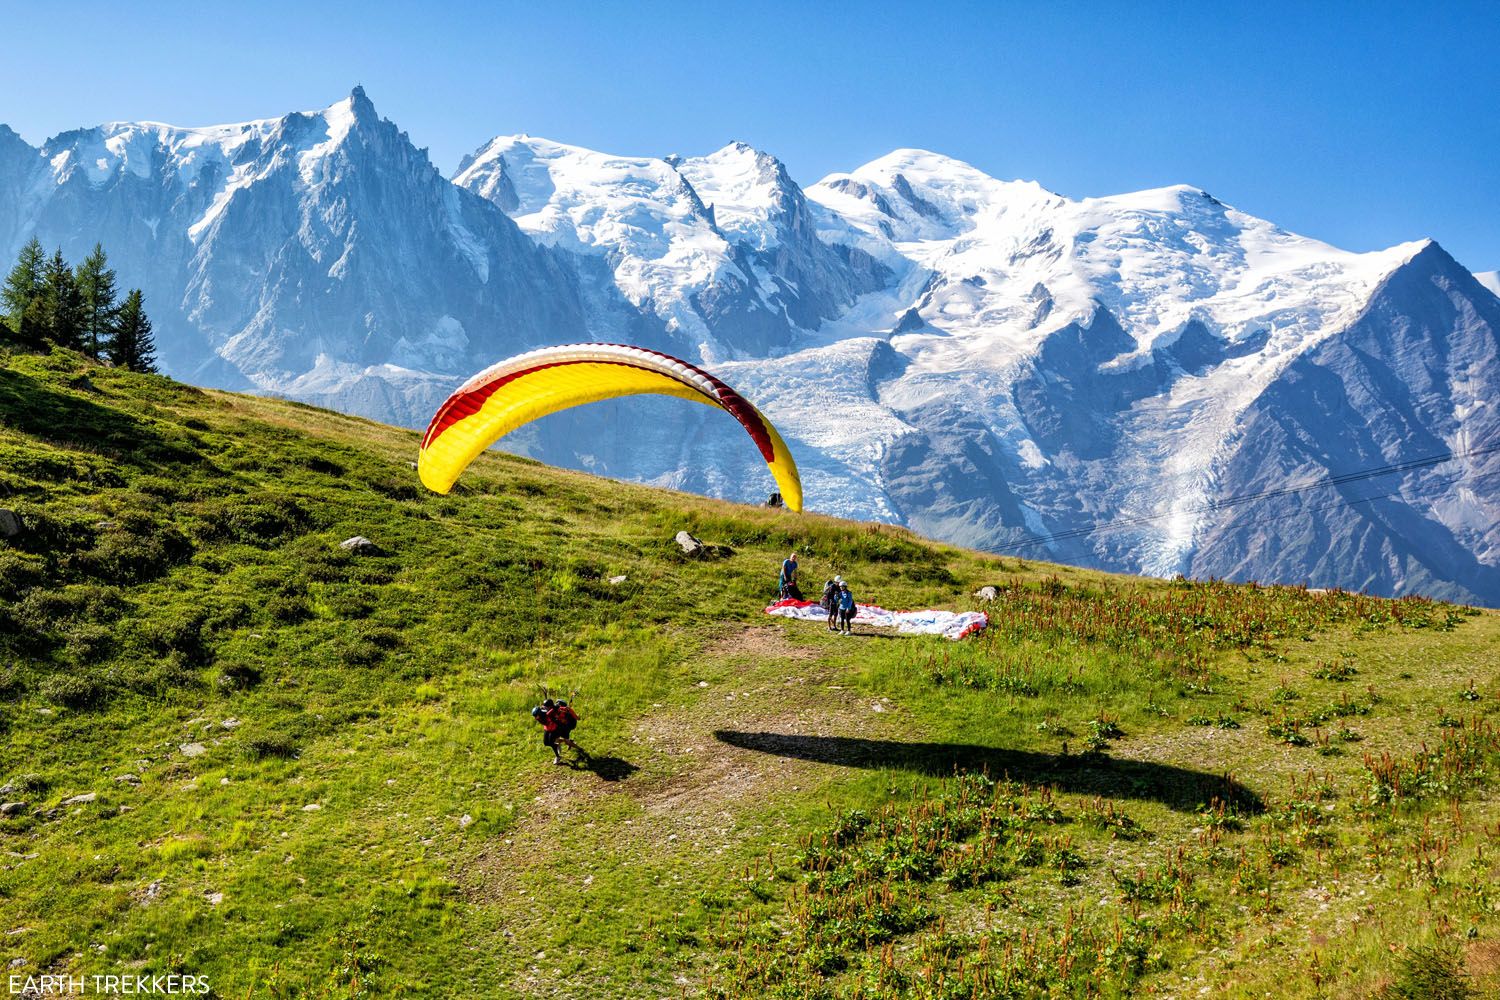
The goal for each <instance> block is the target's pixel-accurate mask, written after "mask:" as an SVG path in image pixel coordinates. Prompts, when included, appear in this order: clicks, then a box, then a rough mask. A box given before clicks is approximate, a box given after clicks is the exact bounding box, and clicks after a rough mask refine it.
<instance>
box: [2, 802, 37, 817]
mask: <svg viewBox="0 0 1500 1000" xmlns="http://www.w3.org/2000/svg"><path fill="white" fill-rule="evenodd" d="M28 805H30V803H27V802H0V816H19V815H21V811H22V810H23V809H25V808H26V807H27V806H28Z"/></svg>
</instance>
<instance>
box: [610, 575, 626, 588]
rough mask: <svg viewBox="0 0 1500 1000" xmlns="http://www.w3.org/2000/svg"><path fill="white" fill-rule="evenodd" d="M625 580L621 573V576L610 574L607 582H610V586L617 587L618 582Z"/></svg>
mask: <svg viewBox="0 0 1500 1000" xmlns="http://www.w3.org/2000/svg"><path fill="white" fill-rule="evenodd" d="M625 580H626V577H625V576H623V575H621V576H612V577H610V578H609V583H610V586H612V587H618V586H619V585H620V584H622V583H624V582H625Z"/></svg>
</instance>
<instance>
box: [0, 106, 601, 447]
mask: <svg viewBox="0 0 1500 1000" xmlns="http://www.w3.org/2000/svg"><path fill="white" fill-rule="evenodd" d="M7 138H8V137H7V136H5V135H0V167H3V166H6V165H11V164H13V169H12V170H6V171H5V172H4V173H0V191H7V190H9V189H10V188H11V186H12V184H13V183H14V184H15V185H16V186H17V187H21V188H24V190H25V191H26V197H25V198H24V199H23V200H22V201H21V203H20V204H21V213H20V218H18V219H16V220H9V224H8V225H6V224H5V223H6V222H7V221H8V220H4V219H3V218H0V232H3V233H5V234H6V236H7V237H8V242H9V244H11V245H12V246H14V245H15V244H17V243H18V241H19V240H21V239H23V238H26V237H29V236H30V235H31V234H32V233H36V234H37V235H39V236H41V237H42V239H43V240H44V241H45V242H47V243H48V244H49V245H51V244H54V243H56V244H60V245H61V246H62V248H63V250H64V252H65V253H66V254H67V255H68V256H69V257H70V259H78V258H80V257H82V256H83V255H84V254H85V253H86V252H87V250H88V248H89V247H91V246H92V245H93V243H94V241H96V240H101V241H103V243H104V244H105V246H106V247H107V248H108V249H109V251H110V254H111V258H112V260H113V262H114V265H115V267H116V268H117V269H118V270H119V272H120V273H121V274H122V276H125V277H124V278H123V279H122V280H127V281H130V282H132V283H139V284H140V285H141V286H142V288H143V289H144V290H145V293H146V301H147V303H148V307H149V309H150V311H151V315H152V317H153V320H154V322H155V323H156V327H157V341H158V345H159V347H160V352H161V357H162V360H163V362H164V363H165V366H166V368H167V369H168V370H169V371H171V372H173V373H174V374H177V375H180V376H182V377H184V378H188V379H190V380H194V381H200V382H207V383H211V384H217V385H224V386H228V387H233V388H250V387H253V388H257V389H260V390H264V391H271V392H283V393H287V394H289V395H294V396H300V397H304V398H323V397H325V396H328V395H329V394H330V393H335V394H338V398H339V399H340V400H342V401H344V402H346V403H349V404H351V405H354V406H355V407H356V408H358V409H362V410H364V411H365V412H370V413H376V414H379V415H381V416H385V417H394V418H397V419H401V420H403V421H405V422H414V421H417V420H419V419H421V415H422V413H423V412H424V411H425V410H426V409H427V406H428V404H429V403H430V401H431V398H432V396H433V395H434V394H436V392H437V390H436V389H432V390H431V391H425V392H424V391H419V392H418V394H417V395H418V399H417V400H416V401H414V402H412V403H408V402H407V401H406V400H404V399H403V398H401V394H402V391H403V389H405V388H408V387H410V386H418V387H422V386H426V385H428V384H431V383H436V382H439V381H440V382H442V383H443V384H444V385H446V383H447V381H448V379H446V378H441V379H434V378H433V377H432V376H431V375H430V374H427V373H432V372H442V373H444V374H445V375H446V374H447V373H450V372H457V371H461V370H463V369H464V368H466V367H473V366H476V365H479V364H481V363H484V362H485V361H487V360H489V359H492V358H493V357H494V356H495V355H497V354H504V353H507V352H510V351H513V350H515V349H517V348H521V347H525V346H529V345H535V344H540V343H545V342H549V341H551V340H553V339H555V338H557V337H559V336H571V337H583V336H585V332H586V324H585V322H584V313H583V309H582V304H581V300H580V297H579V294H578V290H577V283H576V282H577V279H576V276H575V275H574V274H573V272H572V271H571V269H570V268H569V267H567V266H566V264H565V263H564V262H562V261H560V260H559V259H558V258H557V255H555V254H552V253H550V252H549V251H547V250H545V249H543V248H540V247H538V246H537V245H536V244H535V243H534V242H533V241H532V240H530V239H528V238H527V237H526V236H525V235H524V234H523V233H521V231H520V230H519V229H517V227H516V226H515V224H514V223H512V222H511V221H510V219H509V218H507V217H506V216H505V214H504V213H503V212H500V211H498V210H497V209H496V208H495V207H494V206H493V205H491V204H490V203H489V202H486V201H485V200H484V199H482V198H478V197H476V196H474V195H471V194H470V193H469V192H467V191H464V190H462V189H460V188H458V187H455V186H454V185H453V184H451V183H449V182H448V181H447V180H445V179H444V178H443V177H442V175H441V174H440V173H439V172H438V170H437V169H436V168H435V167H434V166H433V165H432V164H431V162H430V161H429V160H428V159H427V156H426V153H425V152H424V151H422V150H419V149H417V148H415V147H414V146H413V145H412V144H411V142H410V141H409V140H408V138H407V136H406V134H405V133H404V132H401V131H400V130H399V129H398V128H397V127H396V126H395V125H393V124H391V123H390V122H389V121H385V120H382V119H381V118H380V117H379V116H378V115H377V114H376V112H375V108H374V106H373V105H372V104H371V103H370V101H369V99H368V98H367V97H366V96H365V94H364V92H363V91H362V90H360V89H358V88H356V89H355V90H354V92H353V93H352V94H351V95H350V96H349V97H348V98H347V99H345V100H343V101H340V102H338V103H337V104H334V105H333V106H331V107H329V108H326V109H324V110H322V111H318V112H310V113H299V114H290V115H286V116H284V117H281V118H272V119H266V120H264V121H254V122H245V123H243V124H236V125H222V126H214V127H210V128H177V127H174V126H170V125H163V124H159V123H155V122H140V123H113V124H109V125H103V126H100V127H98V128H92V129H80V130H77V131H73V132H66V133H63V134H62V135H59V136H56V137H55V138H53V139H50V140H48V141H47V142H46V143H45V144H44V145H43V146H42V148H41V149H40V150H38V151H34V152H33V155H32V157H31V158H30V159H29V160H28V158H27V157H26V156H25V155H24V152H23V151H19V150H16V149H15V146H16V142H17V141H18V140H10V141H7ZM12 175H13V176H14V177H15V178H16V180H15V181H14V182H13V181H12V180H11V176H12ZM38 178H40V182H39V180H38Z"/></svg>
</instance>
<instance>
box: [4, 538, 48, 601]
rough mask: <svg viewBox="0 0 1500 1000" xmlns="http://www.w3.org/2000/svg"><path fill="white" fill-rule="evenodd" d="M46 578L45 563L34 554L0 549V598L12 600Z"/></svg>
mask: <svg viewBox="0 0 1500 1000" xmlns="http://www.w3.org/2000/svg"><path fill="white" fill-rule="evenodd" d="M44 579H46V564H45V563H43V562H42V560H41V559H40V558H38V557H37V556H34V555H26V554H23V553H20V552H11V551H7V550H5V549H0V600H6V601H13V600H15V599H16V598H18V597H20V596H21V594H23V593H24V592H26V591H27V590H30V589H31V588H32V587H35V586H36V585H37V584H39V583H41V582H42V581H43V580H44Z"/></svg>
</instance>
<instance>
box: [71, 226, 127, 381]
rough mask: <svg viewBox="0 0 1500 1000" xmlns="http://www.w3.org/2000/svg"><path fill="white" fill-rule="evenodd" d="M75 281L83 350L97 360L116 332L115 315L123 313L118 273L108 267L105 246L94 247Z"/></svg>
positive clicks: (97, 245) (81, 265)
mask: <svg viewBox="0 0 1500 1000" xmlns="http://www.w3.org/2000/svg"><path fill="white" fill-rule="evenodd" d="M73 281H74V284H75V285H76V286H77V287H78V306H79V322H80V332H81V334H82V339H83V349H84V352H85V353H87V354H88V356H89V357H91V358H93V359H95V360H98V358H99V356H100V354H101V352H103V350H104V348H105V346H106V345H107V344H108V342H109V338H110V336H111V335H112V334H113V332H114V325H115V315H116V313H118V312H119V311H120V309H119V305H118V304H117V303H116V302H115V295H116V289H115V272H114V271H113V270H111V269H110V267H109V258H108V257H107V256H106V255H105V253H104V246H103V244H100V243H95V244H94V251H93V253H91V254H89V255H88V256H87V257H85V258H84V259H83V263H82V264H79V265H78V270H77V271H75V272H74V274H73Z"/></svg>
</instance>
